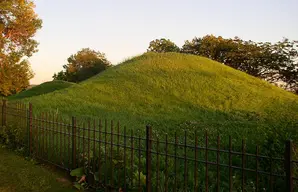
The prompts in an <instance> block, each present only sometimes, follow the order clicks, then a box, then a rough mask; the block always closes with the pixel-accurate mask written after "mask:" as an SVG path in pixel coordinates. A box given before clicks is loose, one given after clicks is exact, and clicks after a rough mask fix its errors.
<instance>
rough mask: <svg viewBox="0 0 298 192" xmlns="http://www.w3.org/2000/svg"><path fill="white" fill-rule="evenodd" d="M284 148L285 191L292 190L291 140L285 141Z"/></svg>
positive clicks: (290, 191) (289, 191)
mask: <svg viewBox="0 0 298 192" xmlns="http://www.w3.org/2000/svg"><path fill="white" fill-rule="evenodd" d="M285 149H286V150H285V171H286V182H287V183H286V192H293V162H292V141H286V148H285Z"/></svg>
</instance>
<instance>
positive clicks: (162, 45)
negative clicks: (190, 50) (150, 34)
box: [147, 38, 180, 53]
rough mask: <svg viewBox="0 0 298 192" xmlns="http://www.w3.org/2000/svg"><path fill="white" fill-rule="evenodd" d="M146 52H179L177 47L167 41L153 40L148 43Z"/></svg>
mask: <svg viewBox="0 0 298 192" xmlns="http://www.w3.org/2000/svg"><path fill="white" fill-rule="evenodd" d="M147 51H148V52H157V53H165V52H179V51H180V49H179V47H178V46H177V45H176V44H175V43H173V42H172V41H171V40H169V39H163V38H162V39H155V40H153V41H151V42H150V45H149V48H148V49H147Z"/></svg>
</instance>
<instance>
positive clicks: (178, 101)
mask: <svg viewBox="0 0 298 192" xmlns="http://www.w3.org/2000/svg"><path fill="white" fill-rule="evenodd" d="M37 88H38V87H37ZM25 101H30V102H32V103H33V104H34V107H35V109H36V110H41V111H44V110H47V111H55V112H59V113H61V114H64V115H68V116H86V117H87V116H88V117H99V118H107V119H113V120H119V121H120V122H121V124H122V125H126V126H127V127H128V128H131V129H138V128H141V129H143V128H144V126H145V125H146V124H148V123H150V124H152V125H153V127H155V128H156V130H157V131H160V133H163V132H167V133H169V134H173V133H174V130H175V131H177V130H181V129H183V130H185V129H186V130H188V131H194V130H197V131H204V130H208V131H209V132H211V133H214V135H216V134H218V133H219V134H223V135H232V136H233V137H237V138H246V139H250V140H252V142H257V141H262V142H263V141H264V140H266V138H268V137H269V136H268V135H270V137H272V136H274V137H282V138H288V137H297V135H298V134H296V129H295V127H296V126H297V121H298V97H297V96H296V95H294V94H292V93H289V92H286V91H284V90H282V89H280V88H277V87H275V86H273V85H270V84H269V83H267V82H265V81H263V80H260V79H257V78H254V77H252V76H250V75H247V74H245V73H243V72H240V71H237V70H235V69H232V68H230V67H227V66H225V65H222V64H220V63H218V62H215V61H212V60H210V59H207V58H204V57H199V56H193V55H185V54H178V53H165V54H155V53H146V54H144V55H142V56H138V57H135V58H133V59H131V60H128V61H125V62H124V63H122V64H119V65H117V66H116V67H113V68H110V69H108V70H106V71H104V72H103V73H100V74H99V75H97V76H95V77H93V78H91V79H89V80H86V81H84V82H82V83H80V84H76V85H73V86H71V87H69V88H67V89H63V90H61V91H55V92H53V93H49V94H46V95H40V96H38V97H32V98H29V99H26V100H25Z"/></svg>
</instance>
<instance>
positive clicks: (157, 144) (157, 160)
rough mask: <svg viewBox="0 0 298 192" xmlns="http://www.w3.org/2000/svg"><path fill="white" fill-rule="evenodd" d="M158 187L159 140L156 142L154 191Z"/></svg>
mask: <svg viewBox="0 0 298 192" xmlns="http://www.w3.org/2000/svg"><path fill="white" fill-rule="evenodd" d="M158 187H159V139H158V138H157V142H156V191H158Z"/></svg>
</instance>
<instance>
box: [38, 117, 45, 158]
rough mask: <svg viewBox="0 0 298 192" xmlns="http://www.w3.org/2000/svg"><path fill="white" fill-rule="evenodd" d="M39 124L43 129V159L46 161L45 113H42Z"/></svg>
mask: <svg viewBox="0 0 298 192" xmlns="http://www.w3.org/2000/svg"><path fill="white" fill-rule="evenodd" d="M38 121H39V123H40V126H41V129H42V148H41V150H42V152H41V154H42V158H43V159H44V158H45V150H46V147H45V134H46V133H45V127H44V113H41V115H40V116H39V120H38Z"/></svg>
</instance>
